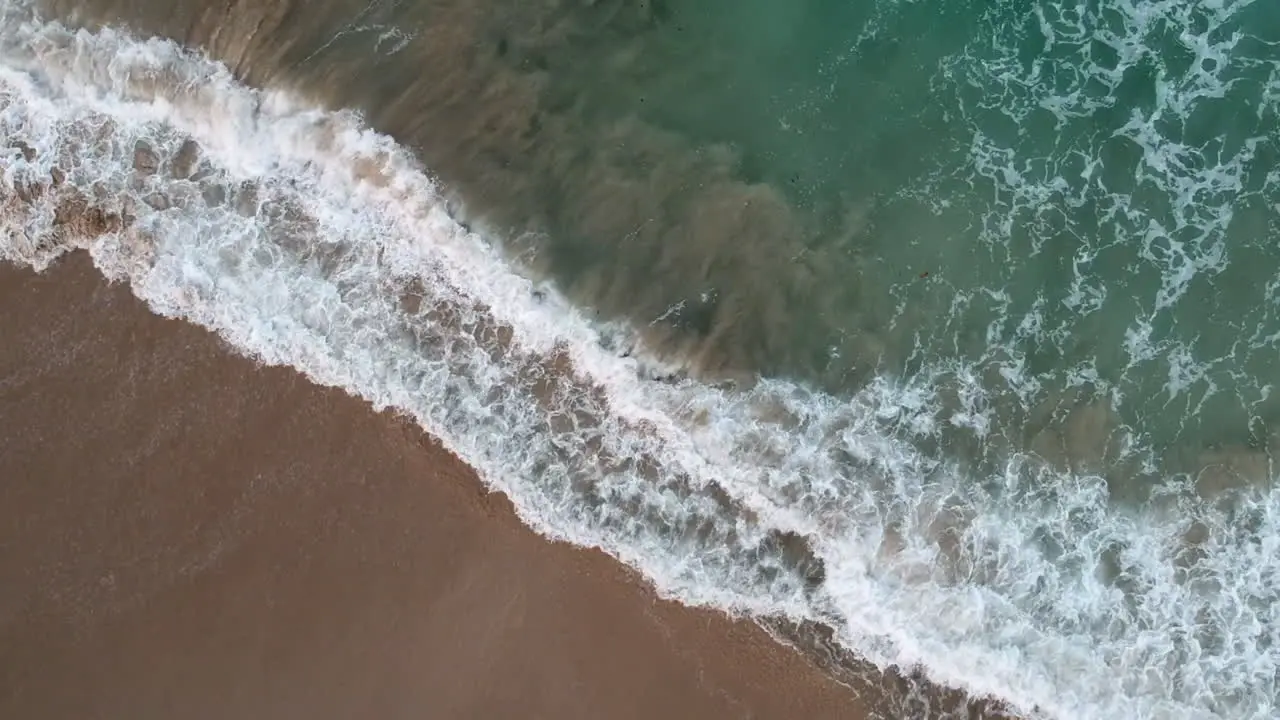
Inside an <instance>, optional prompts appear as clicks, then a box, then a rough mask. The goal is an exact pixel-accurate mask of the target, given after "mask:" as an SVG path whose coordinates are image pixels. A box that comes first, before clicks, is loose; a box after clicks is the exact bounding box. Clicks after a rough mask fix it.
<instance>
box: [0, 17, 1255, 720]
mask: <svg viewBox="0 0 1280 720" xmlns="http://www.w3.org/2000/svg"><path fill="white" fill-rule="evenodd" d="M0 7H3V8H4V9H3V11H0V18H2V19H0V135H2V136H3V138H4V139H5V143H6V144H7V146H8V147H7V148H5V149H3V150H0V173H2V179H0V205H2V206H3V207H4V212H3V214H2V215H0V257H3V258H5V259H7V260H9V261H12V262H17V263H20V264H25V265H29V266H31V267H34V268H36V269H42V268H44V267H46V266H47V265H48V264H49V263H51V262H53V261H55V260H56V258H57V256H58V255H60V254H62V253H64V252H67V251H70V250H72V249H76V248H84V249H87V250H88V252H89V253H90V254H91V255H92V257H93V259H94V262H95V263H96V265H97V267H98V268H99V269H100V270H101V271H102V272H103V273H104V274H106V275H107V276H108V277H110V278H112V279H119V280H126V281H127V282H128V283H129V285H130V287H131V288H132V290H133V292H134V293H135V294H136V295H137V296H138V297H140V298H141V299H143V300H144V301H145V302H146V303H147V304H148V305H149V307H151V308H152V309H153V310H154V311H155V312H157V313H160V314H163V315H166V316H172V317H179V318H184V319H186V320H189V321H192V322H195V323H198V324H200V325H202V326H205V327H207V328H209V329H211V330H213V331H215V332H217V333H218V334H219V335H220V336H221V337H223V338H224V339H225V340H226V341H227V342H228V343H230V344H231V345H233V346H234V347H236V348H237V349H239V350H240V351H241V352H243V353H245V354H246V355H249V356H251V357H254V358H256V359H258V360H259V361H261V362H264V363H269V364H278V365H287V366H291V367H294V368H296V369H297V370H299V371H300V372H302V373H304V374H305V375H306V376H308V377H309V378H311V379H312V380H314V381H315V382H317V383H321V384H325V385H331V386H337V387H341V388H344V389H345V390H346V391H348V392H350V393H352V394H354V395H358V396H360V397H363V398H365V399H367V400H368V401H369V402H371V403H373V404H374V405H375V406H376V407H378V408H394V409H396V410H398V411H400V412H402V413H405V414H407V415H409V416H411V417H412V418H414V419H415V420H416V421H417V422H418V423H420V424H421V426H422V427H423V428H424V429H425V430H426V431H427V432H429V433H431V434H433V435H435V436H436V437H438V438H439V439H440V440H441V441H442V442H443V443H444V444H445V445H446V446H447V447H448V448H449V449H451V450H452V451H454V452H455V453H457V454H458V455H459V456H460V457H461V458H462V459H463V460H464V461H466V462H467V463H469V464H470V465H471V466H472V467H474V468H475V469H476V470H477V472H478V473H479V475H480V477H481V478H482V480H483V481H484V482H485V483H486V484H487V485H488V486H489V487H491V488H493V489H495V490H500V491H502V492H504V493H506V494H508V495H509V496H510V497H511V498H512V500H513V502H514V503H515V506H516V508H517V510H518V512H519V513H520V516H521V517H522V518H523V519H524V520H525V521H526V522H527V523H528V524H530V525H531V526H532V527H534V528H535V529H537V530H538V531H539V532H541V533H543V534H545V535H547V536H550V537H555V538H560V539H564V540H568V541H570V542H573V543H577V544H580V545H585V546H597V547H600V548H603V549H604V550H605V551H607V552H609V553H610V554H612V555H614V556H616V557H618V558H619V559H620V560H622V561H624V562H626V563H628V564H629V565H631V566H632V567H634V568H636V569H638V570H639V571H640V572H642V573H643V574H644V575H645V576H646V577H648V578H650V579H651V580H652V581H653V583H654V584H655V586H656V587H657V588H658V590H659V591H660V592H661V593H662V594H664V595H666V596H668V597H672V598H676V599H679V600H681V601H683V602H686V603H691V604H698V605H708V606H713V607H718V608H722V609H724V610H726V611H728V612H732V613H736V614H751V615H755V616H761V617H763V616H784V617H787V618H790V619H793V620H797V621H813V622H819V623H823V624H825V625H827V626H828V627H830V628H832V630H833V632H834V636H835V638H836V639H837V640H838V641H839V642H840V643H841V644H843V645H845V646H846V647H848V648H850V649H851V650H853V651H854V652H856V653H857V654H859V655H861V656H863V657H865V658H867V659H869V660H870V661H872V662H874V663H876V664H878V665H880V666H881V667H887V666H889V665H895V664H896V665H899V666H920V667H922V668H923V669H924V670H925V672H926V673H927V674H928V676H929V677H930V678H932V679H934V680H936V681H939V682H943V683H946V684H950V685H955V686H958V687H962V688H964V689H966V690H969V691H971V692H973V693H977V694H993V695H997V696H999V697H1002V698H1004V699H1007V700H1008V701H1009V702H1010V703H1011V704H1012V705H1013V706H1015V707H1017V708H1019V709H1020V710H1021V711H1023V712H1025V713H1027V714H1029V715H1038V714H1044V715H1045V716H1049V717H1060V718H1076V717H1084V718H1115V717H1135V718H1139V717H1143V718H1200V717H1231V718H1264V717H1273V716H1274V715H1275V714H1276V712H1277V702H1276V677H1277V669H1278V668H1280V642H1277V639H1278V638H1277V633H1280V617H1277V614H1280V602H1278V601H1280V582H1278V581H1277V578H1278V577H1280V552H1277V550H1280V548H1278V547H1277V545H1278V544H1280V527H1277V524H1280V493H1275V492H1270V491H1262V490H1252V491H1242V493H1241V494H1240V496H1239V497H1237V498H1236V502H1235V503H1234V504H1233V505H1231V507H1230V508H1229V509H1228V508H1224V507H1223V506H1219V505H1211V504H1208V503H1204V502H1202V501H1200V500H1199V499H1198V498H1197V497H1196V495H1195V494H1194V492H1193V491H1192V489H1191V487H1190V483H1189V481H1188V480H1187V479H1185V478H1182V479H1180V478H1170V479H1169V480H1168V481H1167V482H1166V483H1165V484H1164V486H1162V487H1161V488H1160V489H1159V491H1158V492H1157V493H1156V494H1155V498H1154V499H1153V500H1152V501H1151V502H1149V503H1146V504H1144V505H1142V506H1140V507H1131V508H1125V509H1120V508H1119V507H1118V506H1115V505H1113V504H1112V502H1111V500H1110V498H1109V494H1108V488H1107V485H1106V483H1105V481H1104V480H1103V479H1102V478H1099V477H1095V476H1090V475H1087V474H1066V473H1060V472H1058V471H1056V470H1054V469H1052V468H1051V467H1050V466H1049V465H1047V464H1045V463H1043V462H1040V461H1038V460H1037V459H1036V458H1034V457H1031V456H1028V455H1024V454H1019V453H1013V454H1011V455H1010V457H1009V459H1008V461H1007V463H1006V464H1005V465H1004V466H1003V467H1002V468H1000V470H999V471H998V472H996V473H994V474H990V475H986V476H982V477H975V476H974V472H976V471H974V470H973V469H972V468H971V467H967V466H965V465H964V464H963V463H962V462H961V461H960V460H957V459H948V458H947V457H946V456H945V455H944V454H942V453H940V452H939V451H937V450H931V449H930V448H932V447H933V446H934V445H936V443H932V442H931V441H933V440H936V439H937V438H938V437H939V435H940V433H942V431H943V430H944V429H948V428H950V429H953V430H955V429H958V430H959V431H962V432H972V433H973V434H975V435H981V433H982V427H983V422H982V417H983V414H984V412H986V410H985V409H984V403H983V399H982V397H983V391H982V388H981V384H980V382H979V381H978V380H977V377H976V373H975V372H974V370H973V369H972V368H968V367H965V366H963V365H962V364H960V363H957V362H948V361H945V360H942V359H940V360H938V361H937V362H935V363H932V364H931V365H930V366H929V367H927V368H926V369H925V370H924V371H922V372H920V373H918V374H917V375H915V376H912V377H910V378H891V377H878V378H876V379H874V380H873V381H872V382H870V383H869V384H868V385H867V386H866V387H864V388H863V389H861V390H860V391H858V392H857V393H855V394H852V395H850V396H846V397H837V396H832V395H827V394H822V393H818V392H815V391H812V390H810V389H807V388H805V387H803V386H801V385H797V384H793V383H787V382H781V381H776V380H764V381H762V382H760V383H758V384H756V385H755V386H754V387H752V388H750V389H748V390H742V389H733V388H723V387H711V386H707V385H704V384H699V383H697V382H695V381H693V380H685V379H677V380H671V379H669V378H667V379H652V378H653V377H654V376H655V375H661V374H660V373H654V372H653V371H652V368H651V367H649V366H648V365H647V364H646V361H645V360H644V359H643V353H632V354H630V355H629V356H626V357H623V356H620V355H619V354H618V353H616V352H612V351H610V350H609V349H607V348H609V347H612V346H613V344H612V343H609V342H605V339H604V338H603V336H602V335H601V328H599V327H597V326H595V325H593V324H592V323H591V322H590V321H589V320H588V319H587V318H586V317H584V316H583V315H582V314H581V313H579V312H577V311H575V309H574V308H573V307H572V306H570V305H569V304H567V303H566V302H564V301H563V300H562V299H561V298H560V297H559V296H558V295H557V294H556V293H555V291H554V288H550V287H548V286H546V285H545V284H541V283H538V282H535V281H533V280H530V279H529V278H527V277H525V276H524V275H522V274H521V273H520V272H518V271H517V269H515V268H513V266H512V265H511V264H510V263H508V262H507V260H506V259H505V258H504V257H503V255H502V254H501V252H500V250H499V249H497V248H495V247H494V246H493V245H492V244H491V243H489V242H487V241H486V240H485V239H484V238H483V237H480V236H478V235H476V234H474V233H471V232H468V231H466V230H465V229H464V228H463V227H462V226H460V225H459V224H458V223H457V222H455V221H454V220H453V219H452V218H451V217H450V216H449V214H448V213H447V212H446V209H445V203H444V201H443V199H442V197H441V193H440V189H439V187H438V186H437V185H436V183H435V182H434V181H433V180H432V179H431V178H430V176H429V175H428V174H427V172H426V171H425V170H424V169H423V168H421V167H420V166H419V165H418V164H417V162H416V161H415V160H414V158H413V157H412V155H411V154H410V153H409V152H407V151H406V150H405V149H403V148H401V147H398V146H397V145H396V144H395V143H394V142H393V141H392V140H391V139H390V138H388V137H385V136H382V135H379V134H378V133H376V132H374V131H372V130H370V129H368V128H367V127H366V126H364V124H363V123H362V121H361V118H360V117H359V116H358V115H357V114H355V113H352V112H345V111H336V112H334V111H327V110H322V109H318V108H316V107H314V106H313V105H311V104H309V103H308V102H306V101H305V99H303V98H300V97H297V96H295V95H293V94H291V93H289V92H287V91H283V90H254V89H250V88H247V87H244V86H242V85H240V84H239V83H237V82H236V81H235V79H234V78H233V77H232V75H231V74H230V73H229V72H228V71H227V70H226V69H225V68H224V67H222V66H220V65H218V64H216V63H214V62H212V61H210V60H208V59H206V58H204V57H203V56H201V55H199V54H197V53H194V52H191V51H188V50H186V49H183V48H181V47H179V46H177V45H175V44H173V43H171V42H168V41H163V40H158V39H152V40H140V39H136V38H133V37H131V36H129V35H128V34H127V33H125V32H122V31H118V30H112V29H105V30H102V31H99V32H94V33H90V32H86V31H73V30H69V29H67V28H65V27H63V26H61V25H59V24H57V23H51V22H45V21H42V20H39V19H37V18H35V17H34V16H32V15H30V14H29V13H28V12H27V11H26V10H24V9H23V8H21V7H18V6H14V5H12V4H10V5H3V6H0ZM192 143H194V145H193V144H192ZM193 152H194V153H196V155H195V160H194V161H192V162H187V160H184V159H183V158H184V157H185V158H188V159H189V158H191V157H192V155H191V154H192V153H193ZM90 207H92V208H96V209H97V211H98V213H99V215H98V216H97V217H99V218H100V219H101V218H105V219H108V220H109V222H108V221H103V222H99V223H97V224H96V225H95V226H93V227H89V228H87V229H86V228H84V227H79V228H77V227H73V224H69V223H68V213H69V212H72V211H82V210H84V209H85V208H90ZM615 332H617V330H616V329H615ZM944 390H945V392H944ZM944 394H947V395H949V396H950V395H954V396H956V397H959V398H960V402H959V405H957V404H956V403H954V402H950V403H949V402H948V401H947V400H946V399H945V398H944V397H943V395H944ZM424 521H425V519H424ZM1192 536H1194V537H1195V538H1197V539H1194V540H1189V539H1188V538H1189V537H1192Z"/></svg>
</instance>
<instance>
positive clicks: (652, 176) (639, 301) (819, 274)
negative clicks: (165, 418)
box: [0, 0, 1280, 718]
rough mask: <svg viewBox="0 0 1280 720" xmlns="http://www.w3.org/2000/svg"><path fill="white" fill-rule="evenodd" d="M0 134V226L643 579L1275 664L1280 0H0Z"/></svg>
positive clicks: (864, 630) (1029, 694)
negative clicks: (337, 392)
mask: <svg viewBox="0 0 1280 720" xmlns="http://www.w3.org/2000/svg"><path fill="white" fill-rule="evenodd" d="M0 134H2V135H3V137H4V141H5V145H6V147H7V149H6V151H5V154H3V155H0V170H2V171H3V181H2V182H0V207H3V209H4V211H3V214H0V218H3V219H2V220H0V223H2V225H0V227H3V231H0V258H3V259H5V260H8V261H10V262H16V263H18V264H20V265H27V266H31V267H34V268H36V269H41V268H45V267H47V266H49V265H50V264H51V263H53V262H55V261H56V260H57V258H59V257H60V256H62V255H64V254H65V253H67V252H68V251H70V250H73V249H87V250H88V252H89V253H90V254H91V256H92V257H93V260H94V264H95V265H96V266H97V268H98V269H99V270H100V271H101V272H102V273H103V274H105V275H106V276H107V277H109V278H111V279H114V280H125V281H127V282H128V283H129V287H130V288H131V290H132V292H133V293H134V294H135V295H137V296H138V297H139V298H141V299H142V300H143V301H145V302H146V303H147V305H148V306H149V307H150V308H151V309H152V310H153V311H154V312H156V313H158V314H161V315H165V316H170V317H178V318H183V319H186V320H189V321H192V322H195V323H197V324H199V325H202V326H204V327H207V328H210V329H212V330H214V331H216V332H217V333H218V334H219V335H220V336H221V337H222V338H223V339H224V340H225V341H226V342H227V343H228V344H229V345H231V346H232V347H234V348H236V349H237V350H238V351H239V352H241V353H243V354H245V355H248V356H250V357H252V358H254V359H256V360H258V361H260V362H262V363H264V364H268V365H284V366H289V367H293V368H296V369H298V370H299V371H301V372H302V373H304V374H305V375H306V376H307V377H309V378H311V379H312V380H313V381H315V382H317V383H319V384H322V385H327V386H333V387H338V388H342V389H343V390H345V391H347V392H348V393H350V394H352V395H355V396H358V397H361V398H365V399H367V400H369V401H370V402H372V403H373V404H374V406H375V407H378V408H394V409H395V410H396V411H398V412H400V413H403V414H404V415H405V416H406V417H409V418H412V419H413V420H414V421H415V422H416V423H418V424H419V425H421V426H422V427H423V428H424V429H425V430H426V431H427V432H429V433H430V434H432V435H434V436H435V437H437V438H439V439H440V440H441V441H442V442H443V443H444V445H445V446H446V447H447V448H449V449H450V450H452V451H453V452H455V453H456V454H457V455H458V456H459V457H460V458H462V459H463V460H464V461H465V462H466V463H467V464H469V465H470V466H472V467H473V468H475V469H476V470H477V471H478V473H479V474H480V476H481V477H482V478H483V479H484V481H485V482H486V483H487V484H488V485H489V486H490V487H492V488H493V489H496V490H500V491H501V492H503V493H505V494H506V495H508V496H509V497H510V498H511V500H512V502H513V503H514V504H515V507H516V509H517V512H518V513H519V515H520V517H521V518H522V519H523V520H524V521H525V522H526V523H527V524H528V525H530V526H531V527H533V528H534V529H535V530H537V531H538V532H540V533H542V534H543V535H545V536H548V537H551V538H555V539H562V540H566V541H569V542H572V543H575V544H579V545H584V546H594V547H599V548H602V549H603V550H605V551H606V552H608V553H609V554H611V555H613V556H615V557H617V558H618V559H620V560H622V561H623V562H625V563H627V564H628V565H630V566H631V567H633V568H635V569H636V570H638V571H639V572H640V573H641V574H643V575H644V576H645V577H647V578H648V579H650V580H651V581H652V582H653V583H654V584H655V586H656V587H657V588H658V590H659V592H660V593H662V594H663V595H665V596H667V597H671V598H675V599H678V600H680V601H681V602H684V603H687V604H691V605H700V606H710V607H714V608H719V609H723V610H726V611H728V612H731V613H734V614H743V615H749V616H752V617H755V618H758V619H760V620H761V621H762V622H765V623H767V624H770V625H771V626H773V627H774V628H775V629H776V630H777V632H779V633H780V634H782V635H784V636H786V637H787V639H788V640H790V641H793V642H797V643H798V644H800V645H802V646H815V647H816V646H821V649H822V650H823V652H825V653H827V654H834V655H840V654H841V653H847V654H848V655H849V657H851V658H852V657H856V658H861V659H865V660H868V661H870V662H872V663H874V664H876V665H879V666H881V667H884V668H887V667H891V666H894V667H898V668H910V669H911V670H912V672H918V673H920V674H921V675H922V676H923V677H926V678H927V679H929V680H930V681H933V682H936V683H939V684H943V685H948V686H952V687H956V688H960V689H963V690H964V691H966V692H968V693H970V694H972V695H974V696H983V695H991V696H994V697H997V698H1000V699H1001V700H1002V701H1003V702H1005V703H1007V704H1008V706H1009V707H1010V708H1012V709H1014V710H1015V711H1017V712H1019V713H1021V714H1023V715H1026V716H1029V717H1040V716H1043V717H1053V718H1115V717H1134V718H1212V717H1222V718H1268V717H1273V716H1274V715H1275V714H1276V713H1277V711H1278V709H1277V706H1278V705H1280V699H1278V697H1277V692H1278V688H1277V681H1278V677H1277V671H1278V669H1280V609H1278V608H1280V603H1277V601H1278V600H1280V555H1277V552H1276V548H1277V544H1278V543H1280V488H1277V486H1276V484H1275V482H1274V480H1275V477H1276V473H1277V471H1276V469H1275V468H1274V467H1273V464H1272V454H1273V451H1274V450H1275V449H1276V448H1277V447H1280V406H1277V405H1276V403H1277V400H1278V399H1277V398H1273V397H1272V396H1273V390H1274V388H1273V386H1272V382H1271V378H1272V376H1274V374H1275V373H1276V372H1277V369H1278V368H1280V365H1278V363H1280V361H1278V360H1277V353H1276V350H1277V342H1280V306H1278V303H1280V300H1278V298H1280V295H1277V293H1278V292H1280V243H1277V242H1276V241H1277V240H1280V6H1276V5H1274V4H1271V3H1267V2H1264V1H1262V0H1254V1H1252V2H1250V1H1249V0H1238V1H1235V2H1232V1H1230V0H1215V1H1214V2H1194V1H1193V0H1156V1H1152V2H1129V1H1127V0H1084V1H1081V2H1054V1H1052V0H1018V1H1009V2H993V3H984V4H978V3H961V2H952V1H949V0H939V1H938V2H932V3H925V2H914V1H912V0H878V1H875V2H871V1H868V2H861V3H855V2H848V1H846V2H834V1H829V0H813V1H810V2H790V3H782V2H765V1H764V0H739V1H738V2H734V3H728V2H723V1H722V0H704V2H701V3H691V2H685V1H684V0H642V1H637V2H628V1H625V0H613V1H610V0H599V1H595V2H560V1H555V0H546V1H545V2H522V3H515V2H511V3H507V2H503V1H502V0H491V2H488V3H476V2H462V1H461V0H416V1H407V0H385V1H376V2H373V3H369V4H367V5H366V4H359V3H357V4H350V5H348V4H346V3H344V2H341V1H340V0H333V1H332V2H315V3H308V4H306V5H305V6H304V5H302V4H301V3H291V2H274V3H270V4H257V3H248V2H246V3H243V4H239V3H235V2H230V3H219V4H212V3H202V2H198V1H196V0H181V1H180V2H160V1H159V0H156V1H155V2H150V1H148V0H120V1H119V2H113V1H112V0H82V1H81V2H63V1H61V0H50V1H49V2H46V3H37V4H36V5H35V6H32V5H30V4H29V3H27V2H23V1H22V0H0ZM837 664H838V663H837ZM833 671H836V672H838V668H835V669H833Z"/></svg>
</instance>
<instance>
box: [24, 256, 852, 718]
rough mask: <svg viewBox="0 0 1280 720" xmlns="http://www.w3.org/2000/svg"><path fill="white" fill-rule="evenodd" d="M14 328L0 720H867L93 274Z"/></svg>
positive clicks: (318, 397) (350, 415) (432, 456)
mask: <svg viewBox="0 0 1280 720" xmlns="http://www.w3.org/2000/svg"><path fill="white" fill-rule="evenodd" d="M0 307H3V308H4V312H3V313H2V314H0V338H2V339H3V341H2V342H0V448H3V449H2V451H0V717H3V718H15V719H17V718H42V719H47V720H53V719H55V718H90V717H112V718H115V717H119V718H126V717H127V718H134V719H143V718H172V717H176V718H184V719H191V720H195V719H197V718H272V719H273V720H277V719H281V718H397V717H406V718H407V717H415V718H577V717H582V718H588V717H589V718H652V717H670V718H728V717H735V718H859V717H865V716H866V714H865V713H864V712H863V711H862V710H861V709H860V708H859V705H858V701H857V700H856V699H855V697H854V696H853V692H852V691H851V690H849V689H847V688H845V687H843V686H841V685H839V684H837V683H835V682H834V681H833V680H831V679H829V678H828V677H827V676H826V675H824V674H823V673H822V672H820V671H819V670H818V669H817V668H815V667H814V666H812V665H811V664H810V663H809V662H808V661H807V660H805V659H804V658H803V657H801V656H800V655H799V654H798V653H795V652H793V651H791V650H789V649H787V648H785V647H783V646H781V645H778V644H777V643H775V642H773V641H772V640H771V639H770V638H769V637H768V636H767V635H766V634H765V633H764V632H763V631H762V630H761V629H760V628H758V627H757V626H755V625H754V624H751V623H748V622H742V621H733V620H730V619H728V618H726V617H724V616H722V615H720V614H717V613H714V612H708V611H702V610H694V609H689V608H685V607H682V606H678V605H676V604H673V603H669V602H665V601H662V600H659V599H658V598H656V597H655V595H654V594H653V592H652V591H651V590H650V589H648V588H647V587H646V586H645V585H644V584H643V583H642V582H640V581H639V580H638V579H637V578H635V577H634V576H633V575H632V574H630V573H628V572H627V571H626V570H625V569H624V568H622V567H621V566H619V565H618V564H617V563H615V562H613V561H612V560H610V559H609V558H607V557H605V556H604V555H602V554H601V553H599V552H593V551H584V550H581V549H577V548H574V547H570V546H567V545H564V544H557V543H549V542H546V541H545V540H543V539H541V538H540V537H538V536H537V535H535V534H534V533H533V532H532V531H530V530H529V529H527V528H526V527H524V526H523V525H522V524H521V523H520V521H519V520H518V519H517V518H516V517H515V515H514V514H513V512H512V509H511V507H510V505H509V503H508V502H507V501H506V500H505V499H504V498H503V497H501V496H496V495H489V494H486V493H485V491H484V490H483V489H482V486H481V485H480V483H479V481H478V479H477V478H476V477H475V476H474V475H473V474H472V472H471V471H470V470H469V469H468V468H467V467H466V466H464V465H463V464H462V463H460V462H459V461H458V460H457V459H455V458H454V457H452V456H451V455H450V454H449V453H447V452H445V451H444V450H442V449H441V448H439V447H438V446H437V445H435V444H433V443H432V442H431V441H430V440H429V439H428V438H425V437H424V436H423V435H422V434H421V433H420V431H419V430H418V429H417V428H416V427H414V426H410V425H408V424H407V423H405V422H402V421H400V420H398V419H397V418H394V417H391V416H389V415H387V414H376V413H374V412H373V411H372V410H371V409H370V408H369V407H368V406H367V405H366V404H364V403H363V402H360V401H357V400H355V399H352V398H351V397H349V396H347V395H345V394H343V393H342V392H339V391H337V390H332V389H322V388H318V387H316V386H314V385H311V384H310V383H308V382H307V381H305V380H304V379H303V378H301V377H300V376H299V375H297V374H296V373H294V372H293V371H291V370H288V369H281V368H260V367H257V366H255V364H254V363H253V362H251V361H249V360H246V359H243V358H241V357H238V356H236V355H234V354H232V353H231V352H229V351H227V350H226V349H225V348H224V347H223V346H222V345H221V344H220V342H219V341H218V340H217V339H216V338H215V337H214V336H212V335H210V334H209V333H207V332H205V331H203V330H201V329H198V328H196V327H194V326H191V325H189V324H186V323H183V322H179V321H174V320H166V319H162V318H159V317H156V316H154V315H152V314H151V313H150V312H149V311H148V310H147V309H146V308H145V307H144V306H143V305H142V304H141V303H140V302H138V301H137V300H136V299H135V298H134V297H133V296H132V295H131V294H130V293H129V291H128V289H127V288H126V287H124V286H119V285H117V286H108V285H107V284H106V283H105V282H104V281H103V280H102V278H101V276H100V275H99V274H98V273H97V272H96V271H95V270H93V269H92V267H91V266H90V264H89V261H88V259H87V257H85V256H84V255H83V253H76V254H75V255H73V256H71V257H69V258H68V259H66V260H64V261H62V262H61V263H60V264H59V265H57V266H55V268H54V269H53V270H51V271H49V272H48V273H46V274H44V275H36V274H34V273H32V272H30V271H28V270H18V269H15V268H13V267H12V266H7V265H4V266H0Z"/></svg>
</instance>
